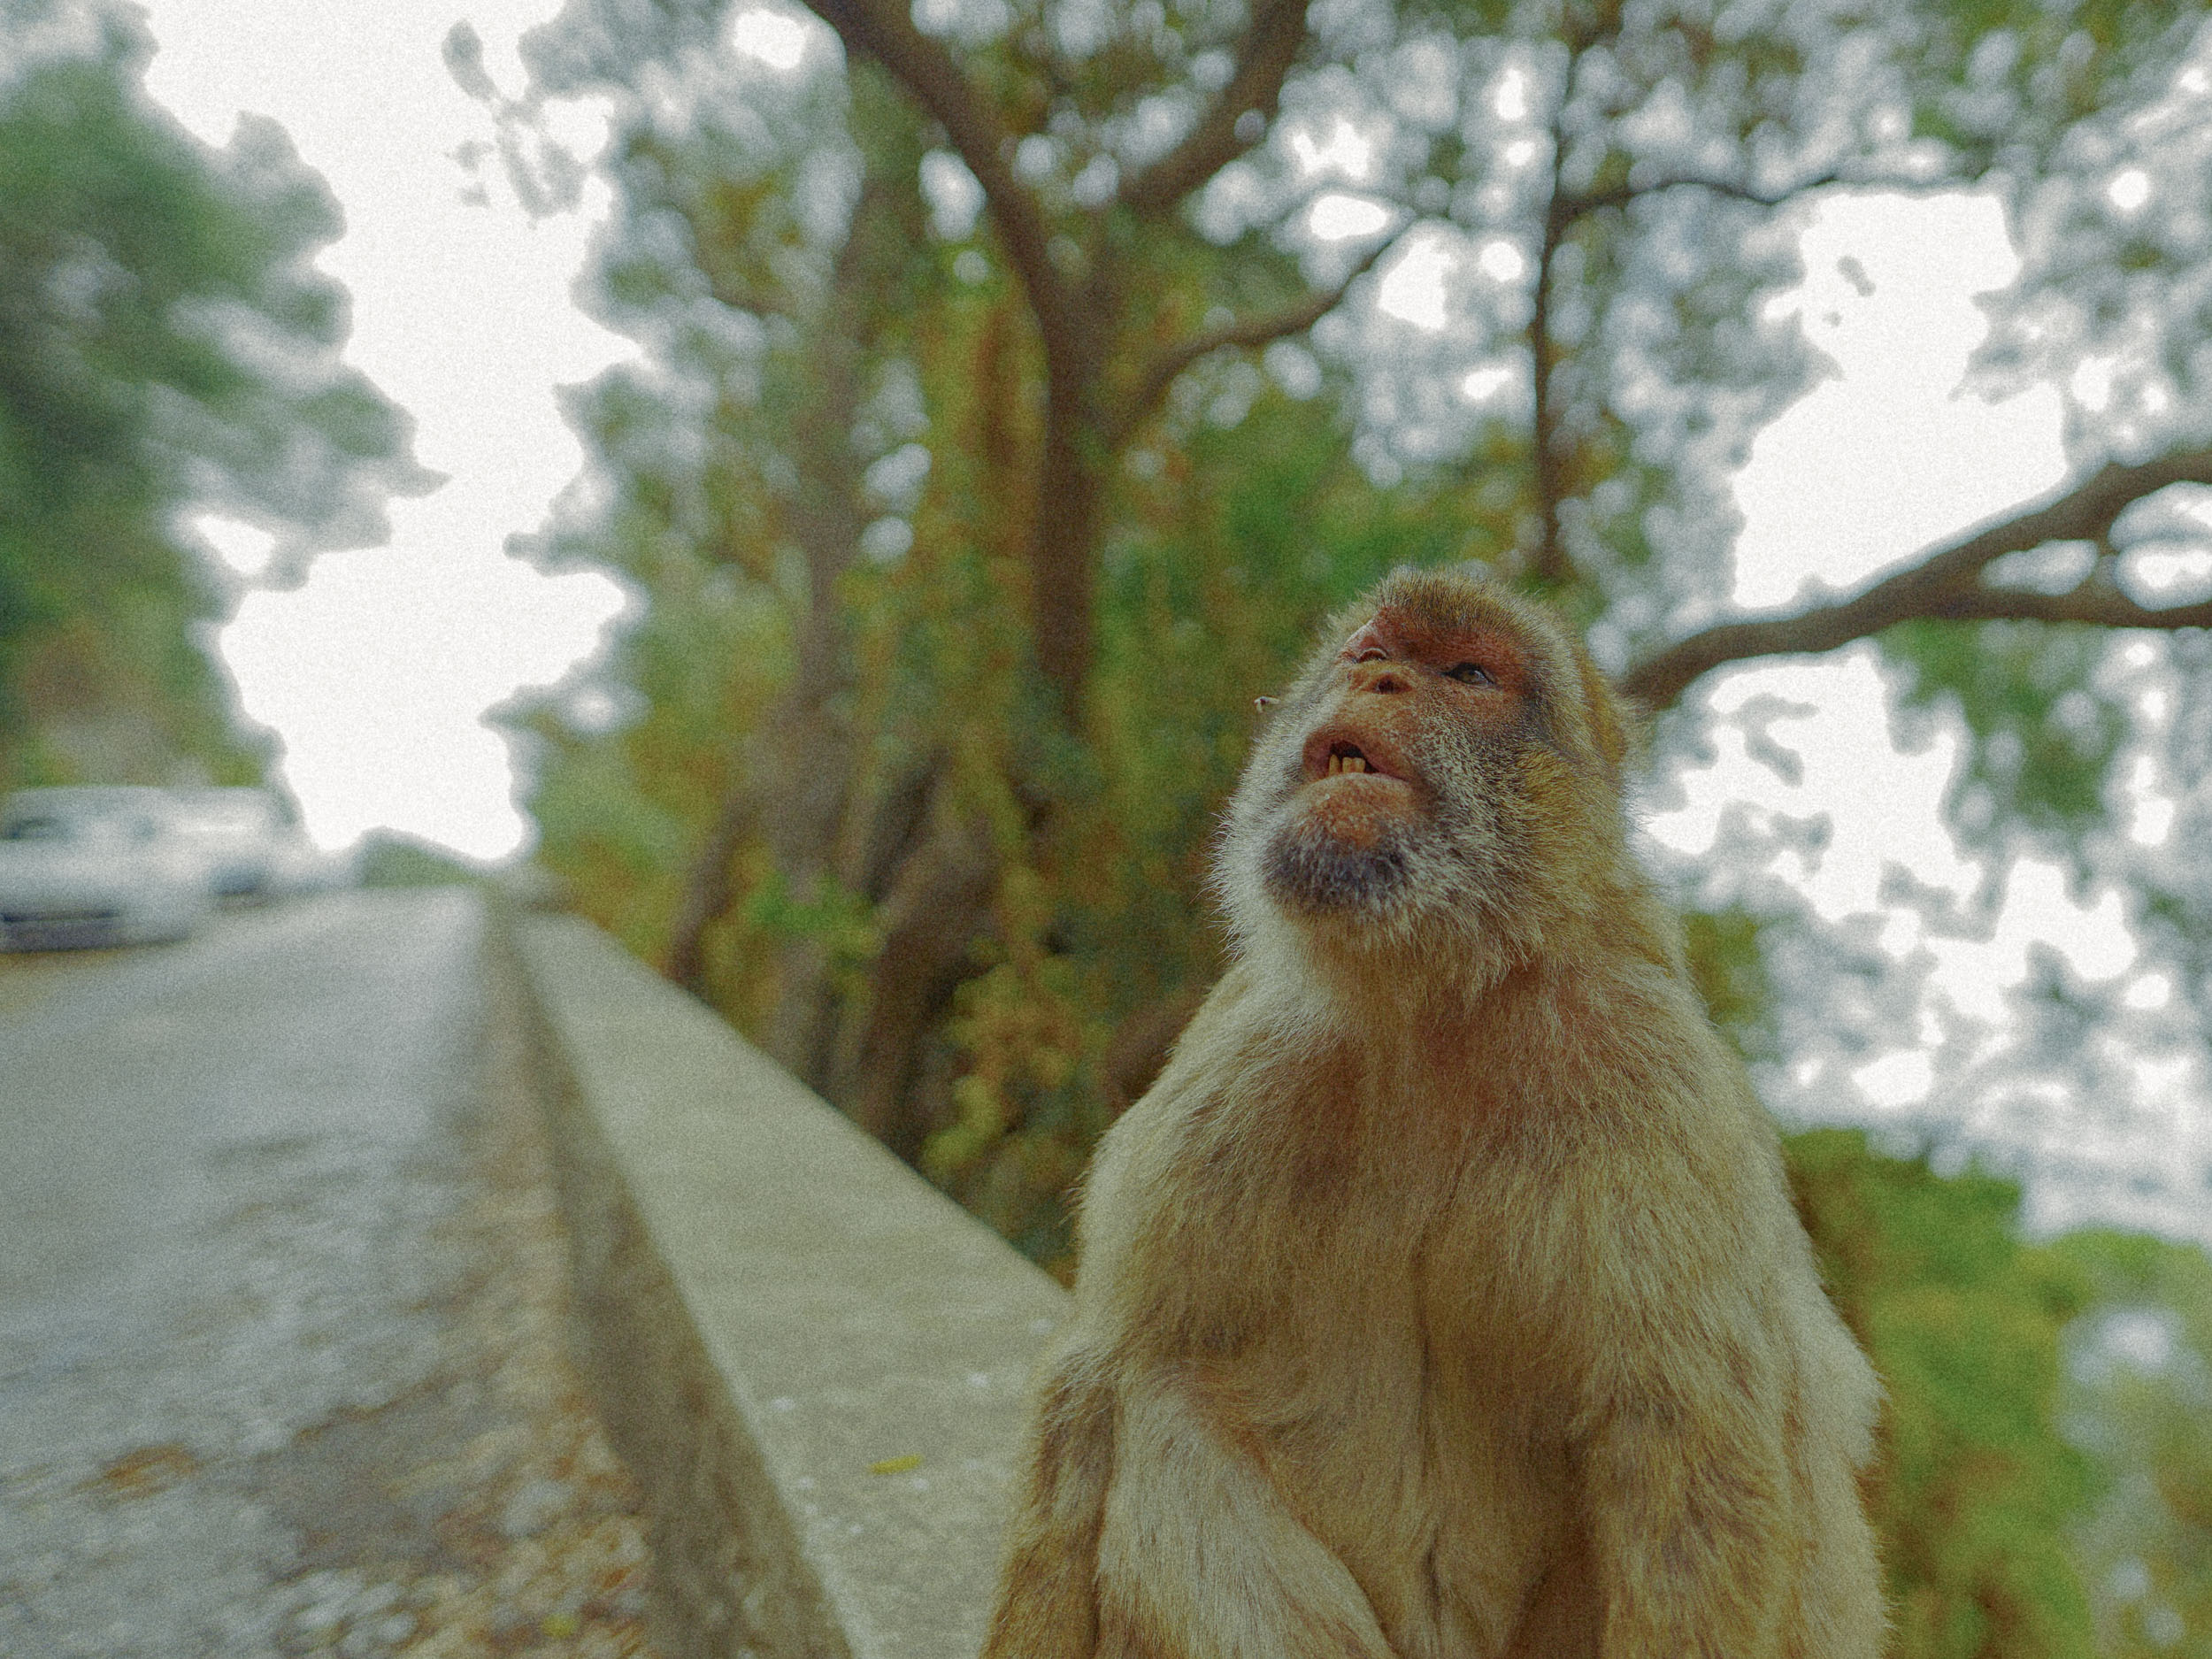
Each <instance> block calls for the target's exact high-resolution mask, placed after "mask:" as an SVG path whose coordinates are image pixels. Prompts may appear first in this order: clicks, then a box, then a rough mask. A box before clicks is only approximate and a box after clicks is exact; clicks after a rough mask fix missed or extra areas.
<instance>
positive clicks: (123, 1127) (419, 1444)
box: [0, 889, 651, 1659]
mask: <svg viewBox="0 0 2212 1659" xmlns="http://www.w3.org/2000/svg"><path fill="white" fill-rule="evenodd" d="M482 927H483V918H482V914H481V910H480V907H479V905H478V903H477V902H476V900H475V897H474V895H472V894H470V893H467V892H465V891H464V890H460V889H442V890H434V891H418V892H404V893H354V894H336V895H325V896H323V897H319V898H317V899H313V900H306V901H300V902H296V903H293V904H290V905H287V906H283V907H279V908H274V909H269V910H252V911H234V912H230V913H227V914H226V915H224V916H223V917H222V918H219V921H218V922H217V924H216V925H215V926H213V927H212V928H211V929H210V930H209V931H208V932H206V933H204V934H202V935H201V936H200V937H198V938H196V939H195V940H193V941H190V942H189V943H188V944H186V945H183V946H180V947H173V948H170V949H158V950H146V951H136V952H101V953H95V954H79V955H73V956H52V957H37V958H31V957H13V958H12V957H6V956H0V1145H4V1146H5V1147H6V1148H7V1153H6V1156H4V1158H0V1655H22V1656H23V1659H49V1655H105V1656H111V1659H140V1656H141V1655H143V1656H144V1659H196V1656H198V1655H207V1656H208V1659H264V1656H273V1655H303V1654H311V1653H336V1654H342V1655H349V1656H354V1655H396V1654H405V1655H420V1656H421V1659H430V1656H432V1655H437V1656H438V1659H458V1656H459V1655H522V1654H528V1655H593V1656H594V1659H599V1656H603V1655H642V1654H649V1653H650V1651H651V1649H650V1647H649V1644H648V1642H647V1640H646V1637H645V1632H644V1609H645V1598H646V1594H647V1587H648V1564H647V1559H646V1551H645V1546H644V1531H643V1525H642V1523H641V1519H640V1517H639V1515H638V1513H637V1498H636V1494H635V1492H634V1489H633V1486H632V1485H631V1483H630V1481H629V1479H628V1478H627V1476H626V1473H625V1471H623V1469H622V1467H621V1465H620V1464H619V1463H618V1461H617V1460H616V1459H615V1458H614V1456H613V1455H611V1452H610V1451H609V1449H608V1448H607V1445H606V1442H605V1440H604V1439H603V1435H602V1433H601V1432H600V1429H599V1426H598V1425H597V1423H596V1422H595V1420H594V1418H593V1417H592V1415H591V1413H590V1411H589V1409H588V1405H587V1403H586V1401H585V1399H584V1397H583V1395H582V1394H581V1392H580V1386H579V1384H578V1381H577V1379H576V1378H575V1376H574V1374H573V1373H572V1371H571V1370H570V1369H569V1366H568V1364H567V1363H566V1359H565V1351H564V1346H563V1344H564V1340H565V1329H564V1321H565V1317H566V1305H565V1294H566V1293H565V1264H564V1261H563V1255H562V1249H563V1246H562V1239H561V1235H560V1230H559V1223H558V1217H557V1211H556V1209H555V1206H554V1201H553V1197H552V1193H551V1188H550V1185H549V1179H548V1169H547V1164H546V1150H545V1146H544V1143H543V1141H542V1138H541V1132H540V1126H539V1123H538V1119H537V1116H536V1110H535V1106H534V1102H532V1100H531V1099H530V1097H529V1095H528V1094H527V1092H526V1087H525V1084H524V1081H523V1071H522V1067H521V1064H520V1061H521V1056H520V1053H519V1048H518V1045H519V1042H520V1038H519V1034H518V1033H519V1026H518V1023H517V1021H516V1019H515V1018H514V1012H515V1010H514V1009H513V1008H512V1006H511V1003H510V999H511V995H512V993H511V990H510V989H509V988H507V987H505V986H504V985H503V983H501V982H498V981H496V980H493V981H491V982H489V983H488V980H487V975H486V972H485V970H484V966H483V961H482V951H481V937H482Z"/></svg>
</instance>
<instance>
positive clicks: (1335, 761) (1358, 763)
mask: <svg viewBox="0 0 2212 1659" xmlns="http://www.w3.org/2000/svg"><path fill="white" fill-rule="evenodd" d="M1375 771H1379V768H1378V767H1376V766H1375V765H1373V764H1371V763H1370V762H1369V760H1368V758H1367V757H1366V756H1365V755H1363V754H1362V753H1361V752H1360V747H1359V745H1358V744H1356V743H1332V744H1330V745H1329V763H1328V767H1327V769H1326V770H1325V772H1323V773H1322V774H1321V775H1322V776H1323V777H1325V778H1334V777H1338V776H1340V775H1341V774H1342V773H1344V772H1375Z"/></svg>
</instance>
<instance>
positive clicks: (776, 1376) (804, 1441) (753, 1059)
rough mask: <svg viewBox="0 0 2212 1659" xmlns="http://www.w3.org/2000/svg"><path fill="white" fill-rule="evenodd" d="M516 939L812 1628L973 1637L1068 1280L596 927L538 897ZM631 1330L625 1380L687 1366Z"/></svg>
mask: <svg viewBox="0 0 2212 1659" xmlns="http://www.w3.org/2000/svg"><path fill="white" fill-rule="evenodd" d="M515 945H516V949H517V952H518V956H520V958H521V961H522V966H523V969H524V973H525V977H526V980H527V983H528V987H529V990H530V992H531V994H532V996H533V999H534V1002H535V1005H536V1009H537V1012H538V1017H539V1021H540V1027H541V1041H547V1042H548V1043H549V1046H550V1047H552V1048H556V1049H557V1056H556V1058H557V1064H558V1065H559V1067H560V1068H561V1069H562V1070H563V1071H565V1092H566V1094H567V1095H568V1097H569V1105H568V1110H569V1111H570V1112H571V1114H572V1116H573V1117H574V1118H577V1119H578V1121H579V1122H580V1123H581V1124H582V1125H584V1132H585V1133H595V1137H596V1140H597V1141H598V1142H600V1143H602V1144H603V1162H604V1163H605V1164H607V1165H608V1166H609V1170H608V1175H607V1177H606V1178H605V1179H604V1180H603V1186H605V1187H608V1188H610V1189H611V1190H613V1191H615V1192H616V1194H617V1196H616V1197H615V1198H613V1199H611V1200H610V1201H609V1202H611V1203H613V1204H615V1205H616V1207H617V1208H619V1207H620V1206H621V1205H622V1204H623V1203H626V1204H627V1206H628V1207H629V1210H630V1211H631V1212H633V1213H634V1225H635V1227H636V1229H637V1230H638V1231H639V1232H640V1233H641V1234H642V1237H643V1240H644V1247H645V1248H646V1249H648V1250H649V1253H650V1255H651V1256H653V1257H655V1258H657V1263H658V1265H659V1268H660V1269H663V1270H664V1271H665V1275H666V1284H667V1286H668V1287H669V1289H670V1290H671V1291H672V1298H671V1300H672V1313H671V1311H669V1310H664V1311H662V1312H659V1313H657V1314H655V1315H654V1316H653V1318H654V1320H655V1322H656V1323H657V1324H663V1325H664V1324H665V1323H666V1321H667V1320H668V1319H669V1317H672V1314H673V1317H680V1318H682V1319H685V1320H687V1321H688V1322H689V1324H690V1326H691V1328H692V1330H693V1332H695V1335H696V1339H697V1345H698V1348H699V1349H700V1350H702V1351H703V1354H704V1356H705V1357H706V1361H707V1363H708V1366H709V1367H710V1371H712V1373H713V1377H712V1378H710V1379H709V1386H704V1387H703V1388H701V1387H696V1386H692V1387H687V1388H686V1389H683V1390H679V1391H677V1393H678V1395H680V1397H681V1398H683V1399H684V1400H685V1402H686V1403H685V1404H683V1405H682V1406H681V1407H680V1408H678V1409H680V1410H682V1411H686V1412H694V1413H713V1412H721V1411H726V1412H728V1413H729V1414H730V1415H731V1416H732V1417H733V1422H732V1423H731V1424H730V1425H728V1429H729V1432H733V1433H734V1434H736V1435H738V1436H740V1437H741V1438H742V1440H744V1441H746V1442H747V1443H749V1446H750V1447H751V1448H753V1450H754V1451H755V1452H757V1459H758V1469H759V1471H761V1472H762V1473H764V1477H765V1479H766V1481H767V1483H768V1485H769V1486H771V1487H772V1492H771V1493H770V1494H754V1496H755V1498H762V1497H766V1498H772V1501H773V1502H774V1503H775V1504H776V1505H777V1506H780V1509H781V1512H782V1514H783V1515H784V1516H785V1517H787V1520H788V1525H789V1540H790V1543H789V1546H788V1547H790V1548H795V1550H796V1552H797V1554H798V1555H799V1557H800V1560H799V1561H798V1562H797V1563H793V1564H794V1565H795V1567H796V1569H797V1571H799V1573H800V1574H801V1575H802V1577H803V1578H807V1579H810V1580H811V1583H812V1586H818V1594H819V1614H820V1616H821V1617H825V1618H826V1621H827V1623H828V1624H830V1625H831V1626H832V1627H833V1629H832V1630H831V1631H830V1632H825V1636H826V1640H822V1641H820V1642H817V1641H816V1640H814V1639H812V1638H809V1639H807V1640H806V1642H805V1643H804V1644H803V1645H804V1646H806V1647H808V1648H809V1650H810V1651H824V1652H829V1651H834V1650H835V1648H836V1647H840V1646H841V1647H844V1648H845V1649H846V1650H848V1651H849V1653H850V1654H852V1655H856V1659H876V1656H877V1655H881V1656H882V1659H890V1656H891V1655H903V1656H907V1659H937V1656H940V1655H941V1656H942V1659H968V1656H969V1655H972V1654H973V1653H974V1652H975V1650H976V1648H977V1647H978V1645H979V1642H980V1640H981V1636H982V1629H983V1623H984V1618H985V1615H986V1613H987V1609H988V1604H989V1598H990V1592H991V1586H992V1581H993V1578H994V1575H995V1571H996V1566H997V1552H998V1547H999V1535H1000V1528H1001V1525H1002V1517H1003V1515H1004V1513H1005V1509H1006V1507H1007V1502H1008V1494H1009V1490H1010V1481H1011V1478H1012V1471H1013V1465H1014V1462H1015V1459H1016V1457H1017V1455H1018V1448H1019V1445H1020V1440H1021V1435H1022V1430H1023V1426H1024V1423H1025V1414H1026V1400H1027V1387H1028V1380H1029V1373H1030V1371H1031V1368H1032V1365H1033V1363H1034V1361H1035V1358H1036V1356H1037V1354H1038V1352H1039V1350H1040V1349H1041V1347H1042V1345H1043V1343H1044V1341H1045V1339H1046V1337H1047V1336H1048V1334H1049V1333H1050V1332H1051V1331H1052V1329H1053V1328H1054V1326H1055V1325H1056V1324H1057V1323H1058V1321H1059V1320H1061V1319H1062V1318H1063V1317H1065V1312H1066V1307H1067V1299H1066V1296H1065V1294H1064V1292H1063V1291H1062V1290H1061V1289H1060V1288H1059V1286H1057V1285H1056V1284H1055V1283H1053V1281H1052V1280H1051V1279H1049V1278H1048V1277H1047V1276H1046V1275H1045V1274H1044V1273H1042V1272H1041V1271H1039V1270H1038V1269H1037V1268H1035V1267H1034V1266H1033V1265H1032V1264H1031V1263H1028V1262H1027V1261H1025V1260H1024V1259H1023V1258H1022V1257H1021V1256H1018V1255H1017V1254H1016V1253H1015V1252H1014V1251H1012V1250H1011V1249H1010V1248H1008V1247H1007V1246H1006V1245H1005V1244H1004V1243H1003V1242H1002V1241H1001V1240H999V1239H998V1237H997V1236H996V1235H995V1234H994V1233H991V1232H990V1231H989V1230H988V1229H987V1228H986V1227H985V1226H984V1225H982V1224H981V1223H979V1222H978V1221H977V1220H975V1219H974V1218H973V1217H971V1216H969V1215H968V1214H966V1213H965V1212H964V1211H963V1210H960V1209H959V1208H958V1207H957V1206H956V1205H955V1204H953V1203H952V1202H949V1200H947V1199H946V1198H945V1197H944V1196H943V1195H942V1194H939V1193H938V1192H936V1191H935V1190H934V1189H933V1188H932V1187H929V1186H928V1185H927V1184H926V1182H924V1181H922V1180H921V1179H918V1177H917V1176H915V1175H914V1173H913V1172H912V1171H910V1170H909V1169H907V1168H906V1166H905V1165H903V1164H901V1163H900V1162H899V1160H898V1159H897V1158H895V1156H892V1155H891V1154H890V1153H889V1152H888V1151H887V1150H886V1149H885V1148H882V1147H881V1146H880V1145H879V1144H878V1143H877V1142H876V1141H873V1140H872V1139H870V1138H869V1137H868V1136H867V1135H866V1134H864V1133H862V1132H861V1131H860V1130H859V1129H858V1128H856V1127H855V1126H854V1125H852V1124H851V1123H850V1122H849V1120H847V1119H846V1118H843V1117H841V1115H839V1114H838V1113H837V1112H836V1111H834V1110H832V1109H831V1108H830V1107H828V1106H826V1104H824V1103H823V1102H821V1101H820V1100H819V1099H818V1097H816V1096H815V1095H814V1094H810V1092H809V1091H808V1090H806V1089H805V1088H804V1087H802V1086H801V1085H800V1084H799V1083H797V1082H796V1081H795V1079H793V1078H792V1077H791V1076H790V1075H789V1074H788V1073H787V1072H785V1071H782V1070H781V1069H780V1068H779V1067H778V1066H776V1065H775V1064H773V1063H772V1062H771V1061H769V1060H768V1059H767V1058H766V1057H765V1056H763V1055H762V1054H760V1053H759V1052H758V1051H757V1049H755V1048H752V1047H751V1046H750V1045H749V1044H747V1043H746V1042H745V1041H743V1040H742V1039H741V1038H740V1037H738V1036H737V1035H736V1034H735V1033H733V1031H732V1030H731V1029H730V1028H729V1027H728V1026H727V1025H726V1024H724V1023H723V1022H722V1021H721V1020H720V1019H719V1018H717V1017H716V1016H715V1015H714V1014H713V1013H712V1012H711V1011H710V1010H708V1009H707V1008H705V1007H704V1006H703V1005H702V1004H700V1003H699V1002H695V1000H693V999H692V998H690V997H688V996H687V995H683V994H682V993H681V992H680V991H678V990H676V989H675V988H674V987H671V986H670V985H668V984H667V983H666V982H665V981H664V980H662V979H659V978H658V977H657V976H656V975H654V974H653V973H651V972H649V971H648V970H647V969H646V968H645V967H644V966H642V965H641V964H639V963H638V962H636V961H635V960H634V958H632V957H630V956H628V955H626V953H625V952H623V951H622V950H621V949H619V948H618V946H616V945H615V944H614V943H613V942H612V941H611V940H609V939H608V938H607V937H606V936H605V935H604V934H603V933H599V932H598V931H597V930H595V929H594V928H592V927H591V926H589V925H588V924H586V923H584V922H581V921H579V920H577V919H575V918H567V917H529V918H523V919H521V920H520V921H519V922H518V925H517V926H516V928H515ZM594 1156H602V1155H600V1154H595V1155H594ZM622 1225H631V1224H630V1223H629V1222H624V1223H623V1224H622ZM633 1253H637V1252H636V1251H635V1250H634V1251H633ZM629 1300H630V1301H632V1302H641V1301H642V1300H644V1299H643V1298H641V1297H638V1296H630V1297H629ZM590 1304H591V1297H590V1296H589V1295H588V1294H587V1295H586V1296H584V1297H583V1298H582V1305H585V1306H587V1307H588V1306H589V1305H590ZM587 1317H590V1316H589V1315H587ZM616 1347H617V1349H618V1351H617V1353H616V1355H615V1356H614V1360H613V1362H612V1363H613V1367H614V1370H615V1371H616V1373H617V1375H616V1379H615V1381H614V1383H613V1384H612V1385H609V1384H608V1383H607V1382H605V1381H604V1380H603V1381H602V1387H603V1389H604V1388H606V1387H608V1386H615V1387H620V1386H624V1385H623V1381H622V1379H621V1376H620V1372H621V1371H622V1368H623V1367H624V1366H625V1365H630V1366H640V1367H642V1366H652V1365H656V1364H660V1365H664V1366H667V1365H673V1364H675V1363H676V1362H673V1361H669V1360H666V1359H665V1358H664V1356H661V1344H660V1343H659V1341H658V1340H657V1333H656V1332H654V1331H650V1330H648V1331H644V1332H641V1333H633V1334H631V1335H630V1336H627V1337H625V1338H621V1339H619V1340H618V1341H617V1343H616ZM599 1369H600V1371H601V1373H602V1378H603V1379H604V1377H605V1374H606V1372H607V1370H608V1363H607V1362H606V1361H605V1360H604V1359H603V1360H602V1361H601V1363H600V1366H599ZM657 1380H661V1379H653V1378H648V1377H642V1376H640V1377H634V1378H633V1379H631V1381H632V1382H634V1384H635V1385H636V1386H638V1387H639V1388H640V1389H641V1391H642V1392H644V1393H649V1392H650V1391H651V1387H652V1386H653V1385H654V1384H655V1383H656V1382H657ZM716 1382H718V1385H719V1386H718V1387H717V1386H712V1385H713V1384H714V1383H716ZM696 1426H697V1425H672V1431H673V1432H677V1433H678V1434H679V1435H680V1434H682V1433H684V1432H689V1431H690V1430H691V1429H694V1428H695V1427H696ZM913 1459H919V1462H918V1463H911V1462H910V1460H913ZM634 1461H636V1460H634ZM646 1461H647V1462H650V1459H647V1460H646ZM647 1484H648V1486H649V1487H650V1486H652V1485H653V1481H652V1480H651V1479H647ZM647 1495H648V1500H649V1502H652V1503H655V1504H661V1503H665V1502H678V1503H680V1502H687V1501H688V1500H687V1499H686V1498H685V1497H684V1495H683V1494H666V1493H654V1492H652V1491H650V1490H649V1492H648V1494H647ZM756 1548H757V1546H756ZM773 1577H775V1575H771V1578H773ZM738 1593H739V1594H745V1593H746V1592H745V1590H744V1587H743V1586H739V1587H738ZM753 1594H775V1592H773V1591H772V1590H769V1591H762V1590H759V1589H757V1588H756V1589H755V1591H754V1592H753ZM757 1611H761V1612H764V1613H769V1614H772V1611H773V1610H772V1609H757ZM776 1622H777V1620H776V1619H775V1618H774V1617H764V1618H756V1619H755V1620H754V1623H755V1624H757V1625H764V1624H775V1623H776ZM839 1637H841V1641H839V1640H836V1638H839ZM730 1640H731V1644H732V1646H731V1648H730V1650H732V1651H736V1650H738V1649H739V1648H740V1647H751V1646H752V1645H753V1644H755V1643H757V1642H758V1641H760V1640H762V1639H761V1638H760V1637H758V1636H757V1635H756V1636H754V1637H751V1638H747V1639H744V1640H742V1641H740V1640H739V1638H737V1637H735V1636H733V1637H732V1638H731V1639H730ZM720 1645H721V1644H720V1643H719V1642H715V1643H710V1644H709V1646H710V1647H718V1646H720Z"/></svg>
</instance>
